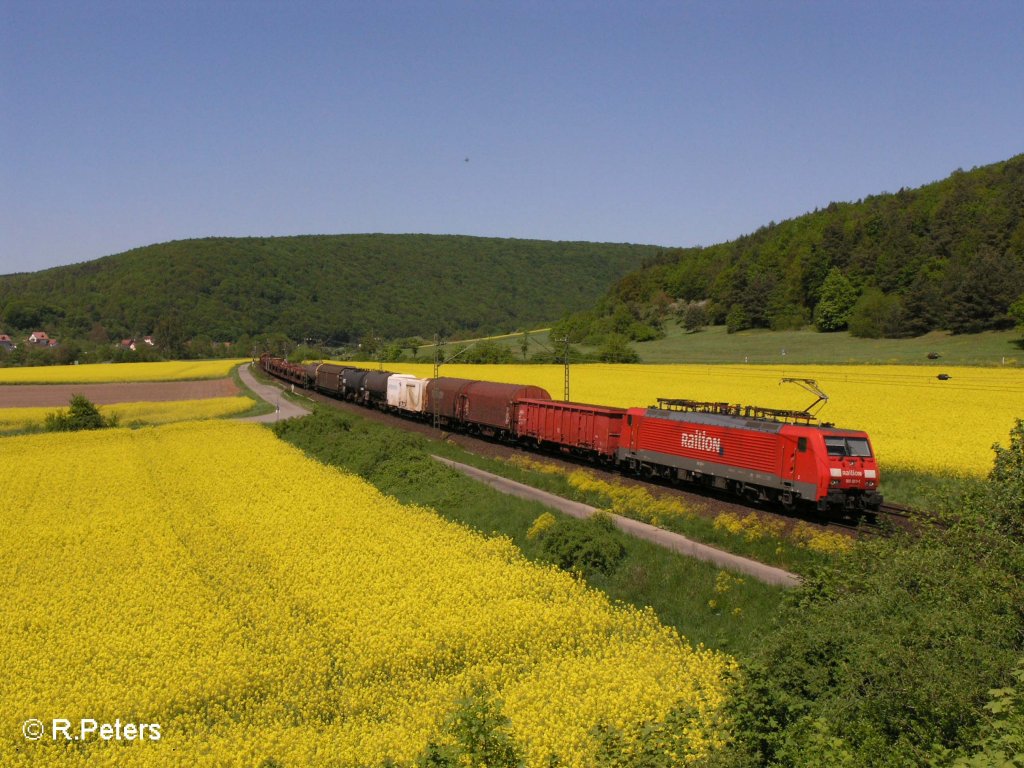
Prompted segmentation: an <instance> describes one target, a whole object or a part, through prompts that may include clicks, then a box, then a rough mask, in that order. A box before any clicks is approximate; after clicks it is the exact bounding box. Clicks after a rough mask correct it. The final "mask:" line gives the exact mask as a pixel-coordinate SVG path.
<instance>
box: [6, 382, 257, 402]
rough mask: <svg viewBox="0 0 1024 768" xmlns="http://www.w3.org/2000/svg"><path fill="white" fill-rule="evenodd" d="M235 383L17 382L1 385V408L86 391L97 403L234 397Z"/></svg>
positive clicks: (61, 398)
mask: <svg viewBox="0 0 1024 768" xmlns="http://www.w3.org/2000/svg"><path fill="white" fill-rule="evenodd" d="M237 394H239V390H238V387H237V386H235V382H234V381H233V380H232V379H230V378H225V379H213V380H210V379H205V380H203V381H145V382H135V383H127V384H126V383H120V384H16V385H5V386H0V408H27V407H32V406H35V407H45V406H50V405H56V406H61V405H67V404H68V401H69V400H71V396H72V395H85V397H87V398H89V400H91V401H92V402H94V403H96V404H97V405H110V404H111V403H135V402H146V403H156V402H164V401H167V400H204V399H206V398H208V397H233V396H234V395H237Z"/></svg>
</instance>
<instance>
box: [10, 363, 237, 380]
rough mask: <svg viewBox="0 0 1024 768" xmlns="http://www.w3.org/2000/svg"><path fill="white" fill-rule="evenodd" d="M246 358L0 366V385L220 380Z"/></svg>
mask: <svg viewBox="0 0 1024 768" xmlns="http://www.w3.org/2000/svg"><path fill="white" fill-rule="evenodd" d="M247 361H248V358H239V359H237V360H171V361H167V362H159V363H96V364H92V365H48V366H37V367H29V368H0V384H106V383H110V382H119V381H182V380H186V379H219V378H223V377H224V376H227V375H229V374H230V373H231V371H232V369H234V368H235V367H236V366H238V365H239V364H240V363H244V362H247Z"/></svg>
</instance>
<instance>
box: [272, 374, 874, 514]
mask: <svg viewBox="0 0 1024 768" xmlns="http://www.w3.org/2000/svg"><path fill="white" fill-rule="evenodd" d="M259 363H260V366H261V367H262V368H263V370H264V371H266V372H267V373H269V374H270V375H272V376H275V377H277V378H280V379H283V380H285V381H288V382H291V383H293V384H297V385H298V386H300V387H304V388H307V389H312V390H316V391H317V392H321V393H323V394H325V395H328V396H330V397H335V398H339V399H342V400H348V401H352V402H356V403H359V404H362V405H364V406H367V407H371V408H378V409H380V410H384V411H390V412H393V413H396V414H399V415H402V416H405V417H407V418H413V419H420V420H424V421H432V422H433V423H434V424H435V425H436V426H438V427H440V428H442V429H447V430H450V431H459V432H466V433H469V434H477V435H481V436H485V437H490V438H494V439H497V440H501V441H505V442H509V443H513V444H517V445H520V446H522V447H525V448H530V449H534V450H538V451H551V450H553V451H558V452H560V453H563V454H570V455H573V456H576V457H578V458H582V459H585V460H587V461H590V462H593V463H595V464H600V465H603V466H607V467H615V468H618V469H621V470H622V471H624V472H628V473H631V474H635V475H638V476H640V477H645V478H651V479H654V478H657V479H660V480H663V481H667V482H680V483H690V484H694V485H698V486H704V487H709V488H714V489H718V490H721V491H725V492H728V493H732V494H735V495H737V496H741V497H744V498H746V499H748V500H750V501H754V502H771V503H777V504H780V505H782V506H783V507H786V508H789V509H792V508H795V507H798V506H804V507H806V506H813V507H815V508H817V510H818V511H820V512H830V511H841V512H844V513H846V512H851V511H868V512H869V513H870V512H874V511H876V510H878V508H879V507H880V506H881V504H882V495H881V492H880V491H879V480H880V478H879V474H878V464H877V462H876V460H875V456H874V452H873V451H872V448H871V441H870V439H869V438H868V435H867V433H866V432H862V431H859V430H850V429H837V428H835V427H833V426H831V425H828V424H818V423H812V422H813V421H814V417H813V416H811V415H810V414H809V413H807V412H805V411H781V410H775V409H770V408H756V407H751V406H747V407H744V406H738V405H732V404H729V403H709V402H697V401H691V400H669V399H659V401H658V405H657V406H651V407H648V408H611V407H607V406H599V405H587V404H584V403H572V402H561V401H557V400H552V399H551V396H550V395H549V394H548V393H547V391H545V390H544V389H542V388H541V387H536V386H531V385H525V384H499V383H496V382H490V381H476V380H472V379H458V378H451V377H439V378H434V379H420V378H417V377H416V376H410V375H408V374H399V373H390V372H387V371H370V370H366V369H362V368H355V367H351V366H345V365H334V364H330V363H311V364H304V365H299V364H295V363H289V362H288V361H287V360H283V359H281V358H277V357H272V356H270V355H268V354H264V355H263V356H262V357H261V358H260V361H259Z"/></svg>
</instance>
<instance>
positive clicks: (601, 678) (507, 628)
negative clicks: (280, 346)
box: [0, 422, 735, 767]
mask: <svg viewBox="0 0 1024 768" xmlns="http://www.w3.org/2000/svg"><path fill="white" fill-rule="evenodd" d="M2 440H3V444H4V448H5V450H6V451H8V452H10V455H13V456H17V457H18V461H19V463H21V464H24V465H27V466H46V467H47V468H48V471H47V486H46V492H45V493H40V492H39V487H38V485H37V484H24V483H7V484H4V485H2V486H0V531H2V533H3V535H2V536H0V573H4V574H5V577H6V580H5V589H4V590H2V591H0V616H2V617H3V621H2V623H0V665H2V666H3V669H4V685H3V686H2V687H0V723H3V724H4V728H3V730H2V732H0V764H3V765H4V766H38V765H55V766H57V765H59V766H96V765H118V766H122V765H128V766H131V765H140V766H141V765H154V766H156V765H160V766H163V765H181V766H185V765H188V766H192V765H210V766H213V765H218V766H219V765H261V764H263V765H328V764H332V765H356V764H359V765H370V766H372V765H381V764H383V763H384V762H385V760H387V759H393V760H395V761H397V763H398V764H399V765H410V764H411V763H412V762H413V760H414V759H415V758H416V757H417V755H419V754H421V753H422V752H423V750H424V749H425V747H426V746H427V744H428V742H429V741H435V742H441V743H443V742H448V741H451V740H452V739H454V738H455V737H454V735H452V732H450V731H447V730H445V727H444V723H445V722H446V720H447V719H448V718H449V716H451V715H452V714H453V713H454V712H455V710H456V709H457V707H458V706H460V705H459V702H460V701H464V700H465V699H466V697H468V696H476V697H477V699H478V700H485V699H486V697H488V696H491V695H493V696H496V697H497V698H498V699H499V700H500V701H501V702H502V707H503V710H502V711H503V713H504V715H505V716H507V717H508V718H509V725H508V726H507V728H508V733H509V735H510V737H511V739H512V742H513V744H514V745H515V747H516V748H517V749H519V750H520V751H521V753H522V754H523V755H524V756H525V759H526V764H527V765H529V766H538V767H539V766H546V765H548V764H549V762H548V758H549V756H550V755H552V754H557V755H558V756H559V759H560V761H561V762H559V765H566V766H581V767H582V766H587V765H590V764H592V763H593V760H594V750H595V748H596V745H595V743H594V742H593V735H592V733H593V729H594V727H595V726H597V725H600V724H607V725H610V726H613V727H615V728H618V729H621V730H622V732H623V734H624V738H625V742H626V744H627V746H628V744H629V743H631V742H632V741H633V740H634V739H636V738H638V737H639V735H640V732H641V731H642V730H643V729H644V728H645V727H646V726H647V725H650V724H651V723H655V722H657V721H659V720H661V719H663V718H665V717H666V716H667V715H668V713H669V712H670V710H673V711H674V712H675V717H676V718H679V717H681V718H683V719H682V721H681V723H679V725H680V727H679V729H678V732H679V733H680V734H685V737H684V738H685V739H686V740H687V741H686V743H685V744H683V745H679V747H680V750H681V753H682V754H688V755H692V756H699V755H701V754H703V753H705V752H706V751H707V750H708V749H713V748H715V746H716V745H717V744H719V743H720V739H721V736H722V734H721V731H720V728H721V724H720V721H719V715H718V713H719V708H720V706H721V704H722V703H723V701H724V699H725V697H726V696H727V695H728V689H727V684H726V683H725V676H726V674H727V673H728V672H729V671H730V670H732V669H733V668H734V665H735V663H734V662H733V661H732V660H731V659H730V658H729V657H727V656H725V655H722V654H719V653H713V652H710V651H707V650H704V649H701V648H698V649H693V648H691V647H690V646H689V645H688V644H687V643H686V641H685V640H683V639H681V638H680V637H679V636H678V635H677V634H676V633H675V632H674V631H673V630H670V629H667V628H665V627H664V626H662V625H660V624H659V623H658V621H657V619H656V618H655V617H654V615H653V613H651V612H649V611H648V612H640V611H637V610H635V609H626V608H623V607H620V606H613V605H611V604H610V603H609V601H608V600H607V598H605V597H604V596H603V595H601V594H600V593H598V592H595V591H592V590H589V589H587V588H586V587H585V586H583V585H582V584H581V582H579V581H577V580H576V579H574V578H572V577H571V576H569V575H568V574H565V573H563V572H561V571H558V570H556V569H554V568H541V567H537V566H534V565H531V564H529V563H528V562H527V561H525V560H524V559H523V557H522V556H521V554H520V553H519V552H518V551H517V550H516V549H515V547H514V546H513V545H512V544H511V543H510V542H508V541H507V540H504V539H485V538H484V537H482V536H480V535H478V534H475V533H473V532H471V531H469V530H468V529H466V528H463V527H461V526H458V525H454V524H452V523H449V522H446V521H444V520H442V519H441V518H440V517H438V516H437V515H436V514H434V513H433V512H431V511H429V510H426V509H423V508H418V507H412V506H403V505H402V504H400V503H399V502H397V501H396V500H394V499H393V498H390V497H386V496H384V495H383V494H381V493H380V492H378V491H376V490H375V489H374V488H373V487H372V486H370V485H368V484H366V483H364V482H363V481H361V480H359V479H357V478H355V477H354V476H350V475H346V474H343V473H340V472H338V471H337V470H334V469H331V468H329V467H326V466H324V465H322V464H320V463H318V462H316V461H314V460H311V459H308V458H306V457H305V456H303V455H302V454H301V453H300V452H299V451H297V450H296V449H293V448H291V447H289V446H287V445H286V444H284V443H282V442H280V441H278V440H277V439H276V438H275V437H274V436H273V434H272V433H271V432H269V431H267V430H265V429H263V428H261V427H257V426H255V425H245V424H236V423H226V422H202V423H181V424H174V425H168V426H163V427H153V428H145V429H139V430H125V429H114V430H103V431H100V432H90V433H72V434H48V435H27V436H19V437H7V438H2ZM55 456H59V457H60V460H59V462H56V461H54V457H55ZM211 468H215V470H216V471H210V470H211ZM297 478H301V480H297ZM325 499H330V500H331V503H330V504H325V503H324V500H325ZM58 660H59V661H58ZM26 718H39V719H40V720H43V721H48V720H49V719H51V718H67V719H69V720H72V721H74V722H77V721H78V720H79V719H80V718H93V719H95V720H97V721H99V722H101V723H102V722H110V723H113V722H114V721H115V719H120V720H121V722H122V723H124V722H132V723H158V724H159V725H160V734H161V737H160V738H159V740H149V741H146V742H142V743H140V742H138V741H136V742H116V741H111V742H104V741H102V740H100V739H95V740H84V741H78V742H75V743H73V744H71V745H70V746H69V745H67V744H65V743H63V741H56V742H54V741H52V740H50V739H48V738H44V739H42V740H40V741H37V742H26V741H25V740H24V739H23V738H22V737H21V733H20V732H19V726H20V724H21V723H22V722H23V721H25V720H26ZM677 722H678V721H677Z"/></svg>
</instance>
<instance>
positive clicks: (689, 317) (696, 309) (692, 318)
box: [683, 301, 708, 333]
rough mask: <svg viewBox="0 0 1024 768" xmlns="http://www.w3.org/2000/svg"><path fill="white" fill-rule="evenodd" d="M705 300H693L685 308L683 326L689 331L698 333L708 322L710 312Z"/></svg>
mask: <svg viewBox="0 0 1024 768" xmlns="http://www.w3.org/2000/svg"><path fill="white" fill-rule="evenodd" d="M704 306H705V305H704V302H701V301H691V302H690V303H689V304H687V305H686V308H685V309H684V310H683V327H684V328H685V329H686V332H687V333H696V332H697V331H699V330H700V329H701V328H703V327H704V326H705V325H707V322H708V313H707V310H705V308H704Z"/></svg>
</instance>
